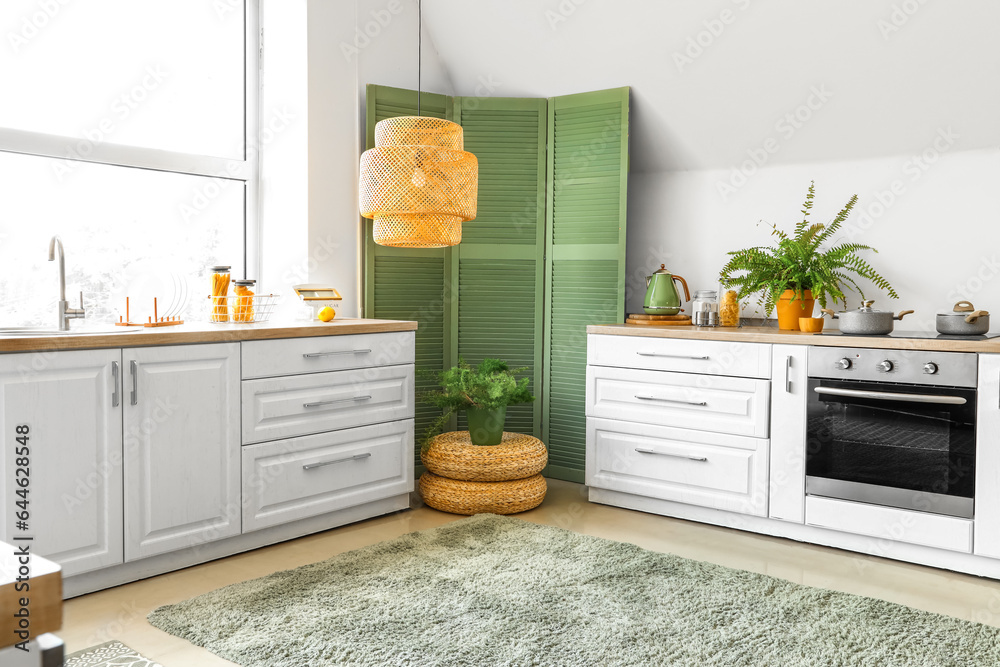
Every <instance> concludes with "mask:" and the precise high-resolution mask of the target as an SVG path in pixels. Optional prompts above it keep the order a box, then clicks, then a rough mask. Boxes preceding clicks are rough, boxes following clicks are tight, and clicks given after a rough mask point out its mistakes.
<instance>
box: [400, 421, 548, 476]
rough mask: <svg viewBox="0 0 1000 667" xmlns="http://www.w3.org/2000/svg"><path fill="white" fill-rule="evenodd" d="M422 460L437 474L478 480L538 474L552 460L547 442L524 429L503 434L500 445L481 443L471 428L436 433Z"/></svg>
mask: <svg viewBox="0 0 1000 667" xmlns="http://www.w3.org/2000/svg"><path fill="white" fill-rule="evenodd" d="M420 460H421V461H423V464H424V465H425V466H427V469H428V470H430V471H431V472H432V473H434V474H435V475H439V476H441V477H447V478H449V479H461V480H466V481H475V482H499V481H504V480H511V479H524V478H526V477H531V476H533V475H537V474H538V473H540V472H541V471H542V469H543V468H544V467H545V464H546V463H547V462H548V460H549V454H548V451H546V449H545V444H544V443H543V442H542V441H541V440H539V439H538V438H534V437H532V436H530V435H524V434H523V433H507V432H506V431H505V432H504V434H503V440H501V441H500V444H499V445H492V446H488V447H479V446H476V445H473V444H472V442H471V441H470V440H469V432H468V431H452V432H451V433H442V434H441V435H438V436H436V437H434V438H433V439H432V440H431V442H430V444H429V445H428V447H427V450H426V451H425V452H424V453H423V454H421V455H420Z"/></svg>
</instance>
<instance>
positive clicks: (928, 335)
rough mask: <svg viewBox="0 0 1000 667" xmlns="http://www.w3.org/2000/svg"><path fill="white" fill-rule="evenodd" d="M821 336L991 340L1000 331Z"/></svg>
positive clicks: (830, 332) (840, 333)
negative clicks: (962, 333) (981, 333)
mask: <svg viewBox="0 0 1000 667" xmlns="http://www.w3.org/2000/svg"><path fill="white" fill-rule="evenodd" d="M819 335H820V336H850V337H852V338H930V339H934V340H989V339H990V338H997V337H1000V333H987V334H983V335H981V336H951V335H946V334H939V333H938V332H936V331H893V332H891V333H887V334H882V335H881V336H866V335H859V334H845V333H844V332H843V331H822V332H820V333H819Z"/></svg>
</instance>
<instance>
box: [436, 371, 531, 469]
mask: <svg viewBox="0 0 1000 667" xmlns="http://www.w3.org/2000/svg"><path fill="white" fill-rule="evenodd" d="M526 370H528V367H527V366H524V367H522V368H511V367H510V366H509V365H508V364H507V362H506V361H503V360H502V359H490V358H487V359H483V361H482V362H481V363H480V364H479V365H478V366H472V365H470V364H468V363H467V362H466V361H465V360H464V359H461V358H459V360H458V366H453V367H451V368H449V369H448V370H445V371H441V372H440V373H433V372H430V373H429V374H430V375H432V376H435V377H436V378H437V381H438V384H439V385H440V389H436V390H434V391H428V392H424V393H423V394H422V395H421V397H420V398H421V399H422V400H423V401H424V402H425V403H430V404H431V405H436V406H437V407H439V408H442V409H443V410H444V411H443V412H442V413H441V416H440V417H438V418H437V419H435V420H434V421H433V422H432V423H431V424H430V425H429V426H428V427H427V430H426V431H425V432H424V437H423V438H422V439H421V445H420V447H421V451H423V450H424V449H425V448H426V447H427V445H428V444H429V443H430V440H431V438H433V437H434V436H435V435H437V434H438V433H440V432H441V431H442V429H444V426H445V424H447V423H448V420H449V419H450V418H451V416H452V414H454V413H456V412H461V411H463V410H468V409H470V408H478V409H482V410H495V409H498V408H502V407H506V406H508V405H517V404H520V403H531V402H532V401H534V400H535V397H534V396H533V395H532V394H531V392H530V391H528V382H529V379H528V378H526V377H525V378H518V377H517V375H518V374H520V373H523V372H524V371H526ZM425 374H427V372H425Z"/></svg>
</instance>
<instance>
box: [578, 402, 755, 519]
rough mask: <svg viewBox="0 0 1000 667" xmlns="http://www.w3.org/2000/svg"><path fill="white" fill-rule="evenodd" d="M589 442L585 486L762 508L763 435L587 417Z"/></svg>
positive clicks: (743, 509) (737, 508)
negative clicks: (716, 431)
mask: <svg viewBox="0 0 1000 667" xmlns="http://www.w3.org/2000/svg"><path fill="white" fill-rule="evenodd" d="M587 442H588V443H590V446H589V447H588V448H587V484H588V485H589V486H594V487H599V488H602V489H609V490H612V491H621V492H623V493H633V494H637V495H641V496H646V497H650V498H660V499H662V500H673V501H676V502H680V503H687V504H691V505H700V506H702V507H713V508H715V509H721V510H729V511H731V512H739V513H741V514H753V515H757V516H764V515H765V514H766V508H767V449H768V442H767V440H765V439H761V438H746V437H741V436H735V435H723V434H720V433H710V432H705V431H693V430H690V429H679V428H670V427H667V426H652V425H649V424H634V423H630V422H623V421H616V420H611V419H594V418H591V419H588V420H587Z"/></svg>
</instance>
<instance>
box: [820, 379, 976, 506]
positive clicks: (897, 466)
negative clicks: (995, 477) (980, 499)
mask: <svg viewBox="0 0 1000 667" xmlns="http://www.w3.org/2000/svg"><path fill="white" fill-rule="evenodd" d="M975 418H976V391H975V389H961V388H955V387H934V386H918V385H904V384H892V383H882V382H859V381H852V380H829V379H818V378H810V380H809V399H808V426H807V435H808V440H807V458H806V493H807V494H808V495H814V496H825V497H827V498H839V499H843V500H854V501H858V502H863V503H870V504H874V505H883V506H888V507H899V508H903V509H912V510H919V511H924V512H933V513H936V514H946V515H950V516H957V517H964V518H968V519H971V518H972V516H973V495H974V494H973V492H974V490H975V471H976V425H975Z"/></svg>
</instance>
